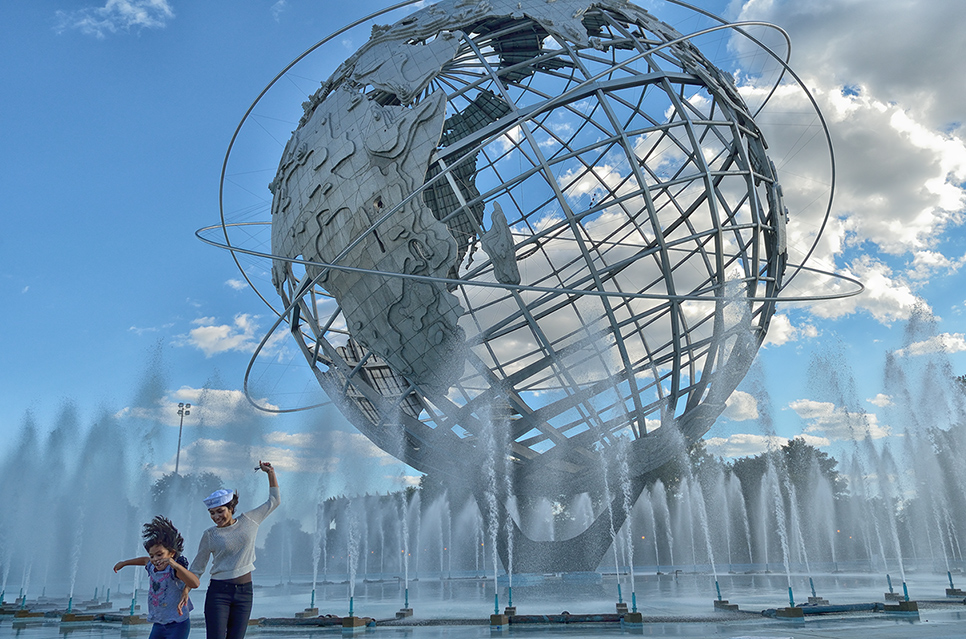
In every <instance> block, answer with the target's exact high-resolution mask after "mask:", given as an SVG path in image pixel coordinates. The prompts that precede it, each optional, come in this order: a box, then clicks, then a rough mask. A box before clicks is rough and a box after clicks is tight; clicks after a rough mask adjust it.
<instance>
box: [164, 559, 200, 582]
mask: <svg viewBox="0 0 966 639" xmlns="http://www.w3.org/2000/svg"><path fill="white" fill-rule="evenodd" d="M168 563H169V564H170V565H171V568H172V569H173V570H174V574H176V575H178V579H180V580H181V581H183V582H184V585H185V586H187V587H189V588H197V587H198V586H200V585H201V580H200V579H198V576H197V575H196V574H195V573H193V572H191V571H190V570H188V569H187V568H185V567H184V566H182V565H181V564H179V563H178V562H177V561H175V559H174V558H173V557H172V558H170V559H168Z"/></svg>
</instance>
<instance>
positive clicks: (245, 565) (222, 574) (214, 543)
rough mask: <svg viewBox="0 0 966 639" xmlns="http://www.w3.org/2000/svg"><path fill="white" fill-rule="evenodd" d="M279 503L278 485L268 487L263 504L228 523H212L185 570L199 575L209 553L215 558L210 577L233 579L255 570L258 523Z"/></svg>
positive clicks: (203, 568) (202, 536) (206, 563)
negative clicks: (218, 525) (214, 524)
mask: <svg viewBox="0 0 966 639" xmlns="http://www.w3.org/2000/svg"><path fill="white" fill-rule="evenodd" d="M280 502H281V496H280V493H279V492H278V488H276V487H272V488H269V489H268V501H266V502H265V503H264V504H262V505H261V506H259V507H258V508H255V509H253V510H249V511H248V512H247V513H242V514H241V515H239V516H238V517H236V518H235V523H233V524H232V525H230V526H225V527H223V528H219V527H217V526H214V527H212V528H209V529H208V530H206V531H205V532H204V533H203V534H202V535H201V541H200V542H199V543H198V554H197V555H195V559H194V561H192V562H191V566H190V567H189V568H188V570H190V571H191V572H193V573H195V574H196V575H198V576H199V577H201V575H203V574H204V572H205V568H206V567H207V566H208V556H209V555H210V556H211V557H213V558H214V561H212V563H211V578H212V579H234V578H235V577H241V576H242V575H245V574H248V573H250V572H251V571H253V570H255V536H256V535H257V534H258V525H259V524H260V523H262V522H263V521H265V518H266V517H268V515H269V513H271V512H272V511H273V510H275V509H276V508H278V504H279V503H280Z"/></svg>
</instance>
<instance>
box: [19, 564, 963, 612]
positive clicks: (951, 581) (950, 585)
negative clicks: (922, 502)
mask: <svg viewBox="0 0 966 639" xmlns="http://www.w3.org/2000/svg"><path fill="white" fill-rule="evenodd" d="M946 577H948V578H949V589H950V590H955V589H956V586H954V585H953V573H951V572H949V571H948V570H947V571H946ZM2 603H3V593H2V592H0V604H2Z"/></svg>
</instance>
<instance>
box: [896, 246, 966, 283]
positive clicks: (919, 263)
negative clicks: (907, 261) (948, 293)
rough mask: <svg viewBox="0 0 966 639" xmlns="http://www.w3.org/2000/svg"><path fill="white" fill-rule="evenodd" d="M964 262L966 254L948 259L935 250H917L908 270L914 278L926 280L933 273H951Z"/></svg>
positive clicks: (965, 261) (965, 262)
mask: <svg viewBox="0 0 966 639" xmlns="http://www.w3.org/2000/svg"><path fill="white" fill-rule="evenodd" d="M963 264H966V255H963V256H962V257H960V258H958V259H950V258H948V257H946V256H945V255H943V254H942V253H937V252H936V251H917V252H916V253H915V255H914V256H913V260H912V266H911V268H910V269H909V271H908V274H909V277H910V278H912V279H914V280H927V279H929V277H930V276H932V275H933V274H937V273H938V274H940V275H953V274H954V273H956V271H958V270H959V269H960V268H962V266H963Z"/></svg>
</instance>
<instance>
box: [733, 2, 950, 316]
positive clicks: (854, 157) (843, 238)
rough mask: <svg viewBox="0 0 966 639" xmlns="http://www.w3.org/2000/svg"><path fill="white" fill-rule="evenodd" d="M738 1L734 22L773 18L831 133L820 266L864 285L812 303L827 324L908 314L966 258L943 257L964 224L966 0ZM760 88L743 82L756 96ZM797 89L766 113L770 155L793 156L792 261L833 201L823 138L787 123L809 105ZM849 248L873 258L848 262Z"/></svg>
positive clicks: (737, 43) (786, 179) (782, 160)
mask: <svg viewBox="0 0 966 639" xmlns="http://www.w3.org/2000/svg"><path fill="white" fill-rule="evenodd" d="M733 5H734V6H735V7H736V8H737V12H736V15H735V16H734V17H735V18H737V19H743V20H744V19H763V20H767V21H770V22H774V23H776V24H779V25H781V26H782V27H783V28H784V29H786V30H787V31H788V32H789V33H790V35H791V38H792V41H793V50H794V52H795V53H794V60H793V64H794V67H795V69H796V70H797V71H798V72H799V74H800V75H802V76H803V78H804V80H805V83H806V86H808V88H809V89H810V90H811V91H812V92H813V94H814V96H815V98H816V100H817V101H818V103H819V105H820V107H821V109H822V112H823V113H824V115H825V117H826V119H827V120H828V123H829V127H830V130H831V134H832V138H833V140H832V142H833V147H834V149H835V156H836V166H837V171H836V190H835V200H834V203H833V210H832V219H830V220H829V224H828V227H827V229H826V231H825V234H824V236H823V239H822V241H821V242H820V243H819V245H818V248H817V250H816V253H815V255H814V258H815V262H813V264H812V266H818V267H821V268H825V269H827V270H831V271H837V270H843V271H845V272H846V274H852V275H855V276H858V277H859V279H861V280H862V281H863V282H864V283H865V284H866V285H867V287H868V291H867V292H866V293H865V294H863V295H860V296H858V297H855V298H850V299H849V300H840V301H838V302H821V303H818V304H814V305H812V306H811V307H810V309H811V310H812V312H814V313H816V314H818V315H819V316H820V317H829V318H831V317H840V316H842V315H845V314H849V313H853V312H856V311H867V312H869V313H870V314H871V315H872V316H873V317H874V318H876V319H877V320H878V321H880V322H882V323H886V324H888V323H890V322H893V321H895V320H902V319H906V318H908V317H909V312H910V310H911V303H912V300H913V298H914V297H915V296H916V291H917V289H918V288H919V287H920V286H921V285H922V283H923V282H924V280H926V279H927V278H928V277H930V276H931V275H942V276H949V275H952V274H954V273H955V272H956V271H957V270H958V269H959V268H960V267H961V266H962V265H963V263H964V260H963V256H959V255H946V254H944V253H943V246H944V239H946V238H948V237H949V234H950V233H951V232H955V231H957V230H958V229H959V228H961V227H962V225H963V224H964V223H966V126H964V122H963V105H964V104H966V85H963V83H955V84H954V86H950V84H949V82H948V78H950V77H958V76H957V74H958V73H959V69H958V65H959V61H960V60H962V59H963V58H964V57H966V41H964V40H963V39H962V38H960V37H959V35H958V30H957V29H958V25H959V24H960V22H961V21H960V17H961V16H960V14H961V7H959V6H958V5H956V3H941V2H940V3H929V4H928V6H925V5H924V6H919V5H917V6H916V8H915V10H914V11H911V10H910V9H909V5H908V3H906V2H905V1H904V0H849V1H848V2H830V1H828V0H825V1H816V2H806V3H803V2H796V1H793V0H767V1H762V0H738V1H736V2H734V3H733ZM900 15H901V16H902V19H901V20H897V19H896V16H900ZM769 37H771V36H770V35H767V36H766V39H767V38H769ZM746 46H748V45H746V44H742V42H741V40H740V39H739V38H735V39H734V40H733V42H732V47H733V48H735V49H737V50H738V51H739V53H747V51H744V47H746ZM744 59H747V60H751V59H752V57H751V56H747V57H745V58H744ZM923 60H929V61H930V64H928V65H924V64H923V63H922V61H923ZM926 67H928V68H926ZM745 82H747V80H745ZM765 91H767V88H766V87H755V86H746V87H743V88H742V92H743V93H744V94H745V95H747V96H748V97H749V100H750V101H752V102H754V101H756V100H758V101H760V99H761V98H762V97H763V95H764V92H765ZM794 93H795V90H794V88H793V87H792V86H791V85H788V86H783V87H780V88H779V90H778V91H777V92H776V95H775V98H774V100H773V101H772V102H771V103H770V104H769V106H768V107H767V108H766V109H765V111H764V113H763V116H762V118H760V119H761V121H762V124H763V127H764V128H765V133H766V135H767V137H768V140H769V144H770V147H771V149H772V153H773V154H775V153H776V149H785V148H791V149H793V150H794V153H791V154H789V155H787V156H786V155H782V154H778V155H776V156H775V157H773V159H774V160H775V161H776V163H777V164H778V170H779V173H780V177H781V180H782V186H783V189H784V192H785V195H786V203H787V204H788V206H789V208H790V211H791V223H790V225H789V246H790V252H791V254H792V261H795V260H796V259H797V258H798V257H799V255H798V254H796V253H795V251H796V250H800V249H801V248H802V247H807V246H809V245H810V244H811V240H813V239H814V233H815V232H816V230H817V228H818V225H819V224H820V221H821V214H823V213H824V206H819V205H818V204H816V203H817V202H824V199H825V198H824V195H827V185H828V181H829V180H828V178H829V175H828V171H827V169H822V170H820V169H821V167H823V166H827V164H828V163H827V159H826V160H824V161H823V157H822V156H823V155H824V154H825V150H824V148H823V147H824V145H822V144H817V143H816V144H814V145H812V146H814V148H812V146H807V145H804V144H799V141H800V140H802V139H808V138H809V137H811V136H806V135H805V134H804V133H803V131H805V129H803V128H802V127H803V126H812V125H811V124H809V122H806V121H805V120H801V121H794V122H791V123H792V124H793V126H788V124H789V123H790V121H792V120H793V119H794V117H795V115H794V114H795V113H796V112H804V111H805V110H806V109H804V108H802V109H797V108H795V105H796V104H799V105H801V106H805V105H804V102H802V101H801V100H800V99H799V101H798V102H797V103H796V102H795V99H794V95H793V94H794ZM769 112H772V113H774V117H773V118H772V120H773V121H774V124H773V125H771V126H769V122H768V120H769V115H768V113H769ZM803 117H804V116H803ZM799 125H800V126H799ZM816 133H817V135H816V136H814V137H815V138H816V139H821V137H822V136H821V134H820V132H818V130H817V129H816ZM796 145H798V146H796ZM823 171H824V172H823ZM823 190H824V194H823ZM846 250H851V251H852V253H853V254H865V255H864V256H861V257H859V258H858V259H855V258H851V257H850V258H849V261H848V262H847V263H845V264H843V263H842V258H843V255H844V252H845V251H846ZM899 258H903V259H899ZM864 276H868V279H866V277H864ZM846 286H849V285H840V286H837V287H835V286H832V285H830V286H826V287H824V290H823V287H821V286H815V287H814V288H812V289H811V290H809V291H807V292H805V291H802V293H805V294H821V293H827V292H829V291H828V289H829V288H835V289H836V290H843V288H844V287H846ZM890 307H891V308H890Z"/></svg>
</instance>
